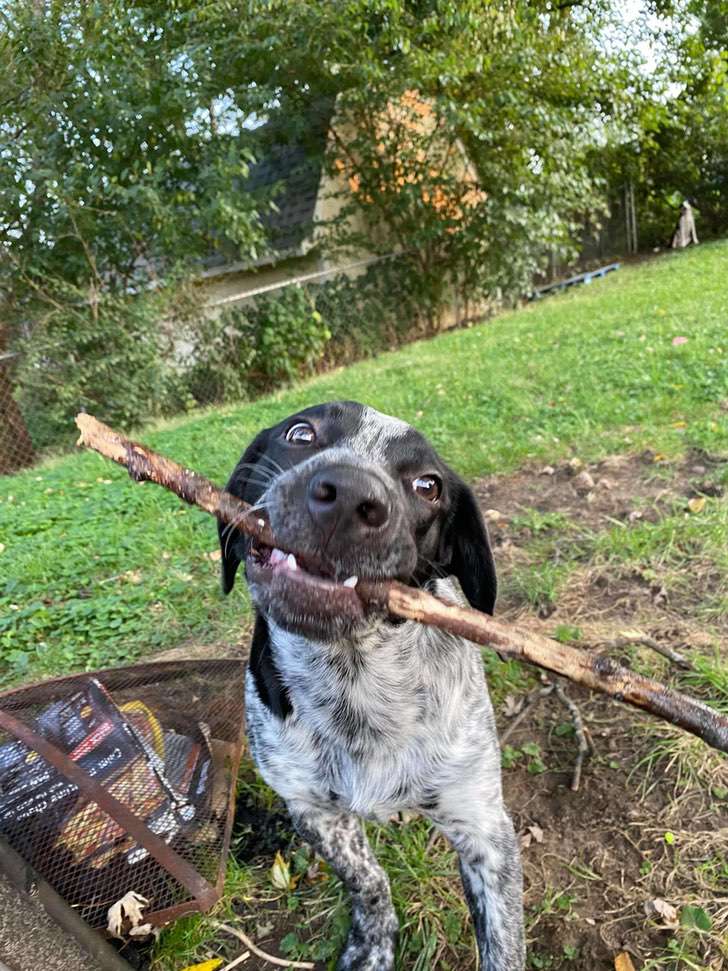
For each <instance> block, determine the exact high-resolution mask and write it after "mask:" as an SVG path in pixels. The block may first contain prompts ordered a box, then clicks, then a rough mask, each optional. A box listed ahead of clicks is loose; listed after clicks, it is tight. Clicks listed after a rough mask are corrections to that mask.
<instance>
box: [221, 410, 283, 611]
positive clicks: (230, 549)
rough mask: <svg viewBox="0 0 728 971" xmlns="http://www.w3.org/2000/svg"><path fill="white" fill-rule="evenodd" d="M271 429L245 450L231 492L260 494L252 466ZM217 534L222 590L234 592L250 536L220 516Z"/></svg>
mask: <svg viewBox="0 0 728 971" xmlns="http://www.w3.org/2000/svg"><path fill="white" fill-rule="evenodd" d="M269 431H270V429H268V428H266V429H265V430H264V431H262V432H260V433H259V434H258V435H256V437H255V438H254V439H253V441H252V442H251V443H250V445H248V447H247V448H246V449H245V451H244V452H243V454H242V456H241V457H240V461H239V462H238V464H237V465H236V466H235V469H234V470H233V474H232V475H231V476H230V478H229V479H228V483H227V485H226V486H225V489H226V491H227V492H231V493H232V494H233V495H234V496H237V497H238V499H243V500H244V501H245V502H251V501H254V500H255V498H256V497H255V496H252V495H251V494H250V492H249V490H248V480H249V478H250V477H251V472H252V471H253V468H252V467H253V466H254V465H255V463H256V462H257V461H258V459H259V458H260V456H261V455H262V454H263V452H264V451H265V449H266V447H267V445H268V434H269ZM217 534H218V536H219V537H220V551H221V553H222V558H221V561H220V562H221V566H222V576H221V580H222V592H223V593H230V591H231V590H232V588H233V584H234V583H235V574H236V573H237V572H238V567H239V566H240V563H241V561H242V560H243V558H244V557H245V549H246V540H245V538H244V536H243V535H242V533H239V532H237V531H236V530H234V529H231V528H230V527H229V526H226V525H224V524H223V523H221V522H220V521H219V520H218V523H217Z"/></svg>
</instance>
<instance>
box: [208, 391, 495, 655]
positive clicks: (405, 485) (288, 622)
mask: <svg viewBox="0 0 728 971" xmlns="http://www.w3.org/2000/svg"><path fill="white" fill-rule="evenodd" d="M227 489H228V491H229V492H231V493H233V495H236V496H238V497H239V498H240V499H243V500H244V501H245V502H248V503H251V504H253V505H258V506H260V507H261V508H264V509H265V510H266V512H267V513H268V516H269V519H270V524H271V527H272V529H273V533H274V535H275V537H276V540H277V541H278V543H279V544H280V547H281V548H280V549H270V548H268V547H264V546H261V545H260V544H257V543H256V542H255V541H252V540H250V539H249V538H247V537H245V536H243V535H242V534H240V533H238V532H236V531H234V530H231V529H230V528H229V527H226V526H220V543H221V547H222V583H223V590H224V591H225V593H228V592H229V591H230V590H231V589H232V586H233V583H234V580H235V574H236V572H237V569H238V566H239V565H240V563H241V562H244V563H245V569H246V575H247V579H248V583H249V586H250V590H251V595H252V597H253V600H254V602H255V604H256V606H257V607H258V609H259V610H260V611H261V612H262V613H263V614H264V615H265V616H268V617H270V618H271V619H273V620H274V621H275V622H276V623H277V624H279V625H280V626H282V627H284V628H286V629H287V630H292V631H295V632H297V633H301V634H305V635H307V636H311V637H316V638H319V639H329V638H333V637H341V636H345V635H347V634H351V633H352V632H353V630H354V629H355V628H356V627H357V626H359V625H363V624H365V623H366V621H365V619H364V615H363V613H361V612H357V611H356V610H352V609H351V606H352V603H353V602H354V601H357V600H358V598H355V597H352V594H353V591H352V589H351V588H352V587H354V586H355V585H356V583H357V582H358V581H359V580H362V579H366V580H388V579H398V580H402V581H403V582H405V583H416V584H424V583H426V582H427V581H428V580H431V579H434V578H436V577H444V576H455V577H457V579H458V580H459V582H460V586H461V587H462V590H463V593H464V594H465V596H466V597H467V599H468V601H469V602H470V604H471V605H472V606H473V607H476V608H478V609H479V610H483V611H485V612H486V613H492V612H493V607H494V605H495V596H496V577H495V566H494V563H493V556H492V553H491V549H490V544H489V542H488V534H487V531H486V528H485V525H484V523H483V519H482V517H481V515H480V512H479V510H478V506H477V503H476V501H475V498H474V496H473V494H472V492H471V491H470V489H468V487H467V486H466V485H465V483H464V482H463V481H462V480H461V479H460V478H458V476H457V475H455V473H454V472H453V471H452V470H451V469H450V468H448V466H447V465H446V464H445V463H444V462H443V461H442V459H441V458H440V457H439V456H438V455H437V453H436V452H435V450H434V449H433V448H432V446H431V445H429V444H428V442H427V441H426V439H425V438H424V437H423V436H422V435H420V433H419V432H417V431H415V429H414V428H411V427H410V426H409V425H407V424H405V423H404V422H402V421H399V420H398V419H396V418H390V417H388V416H387V415H383V414H380V412H378V411H375V410H374V409H373V408H369V407H366V406H364V405H360V404H357V403H356V402H353V401H342V402H335V403H330V404H323V405H317V406H315V407H313V408H307V409H305V410H304V411H301V412H298V413H297V414H295V415H292V416H291V417H290V418H286V419H285V421H282V422H280V423H279V424H278V425H276V426H274V427H273V428H267V429H265V430H264V431H262V432H260V434H259V435H257V436H256V438H255V439H254V441H253V442H252V443H251V444H250V446H249V447H248V448H247V449H246V451H245V453H244V454H243V456H242V458H241V459H240V461H239V462H238V464H237V466H236V467H235V470H234V471H233V474H232V476H231V478H230V481H229V482H228V484H227ZM309 564H311V566H309ZM314 564H315V566H314Z"/></svg>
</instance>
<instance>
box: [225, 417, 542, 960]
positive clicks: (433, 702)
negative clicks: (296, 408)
mask: <svg viewBox="0 0 728 971" xmlns="http://www.w3.org/2000/svg"><path fill="white" fill-rule="evenodd" d="M227 488H228V489H229V491H230V492H232V493H234V494H235V495H237V496H239V497H240V498H241V499H244V500H245V501H246V502H250V503H256V504H258V505H259V506H260V507H264V508H265V509H266V510H267V512H268V515H269V517H270V522H271V526H272V527H273V532H274V534H275V536H276V539H277V540H278V542H279V543H280V544H281V546H282V547H283V549H280V550H279V549H274V550H271V549H270V548H266V547H261V546H259V545H256V544H254V543H252V542H251V541H249V540H246V539H245V538H244V537H242V536H241V535H240V534H239V533H234V532H232V531H230V530H229V529H227V528H225V527H221V537H220V538H221V544H222V552H223V558H222V569H223V587H224V590H225V592H229V591H230V589H231V588H232V586H233V582H234V579H235V573H236V570H237V568H238V565H239V564H240V563H241V562H244V563H245V569H246V575H247V579H248V583H249V586H250V590H251V594H252V597H253V601H254V603H255V605H256V608H257V619H256V625H255V633H254V636H253V644H252V650H251V656H250V664H249V667H248V672H247V687H246V706H247V722H248V735H249V740H250V747H251V751H252V753H253V757H254V759H255V761H256V763H257V765H258V767H259V769H260V772H261V774H262V775H263V778H264V779H265V780H266V781H267V782H268V783H269V784H270V785H271V786H272V787H273V788H274V789H275V790H276V791H277V792H278V793H280V795H281V796H282V797H283V799H284V800H285V801H286V804H287V806H288V809H289V811H290V813H291V816H292V818H293V821H294V824H295V826H296V828H297V829H298V831H299V833H300V834H301V836H302V837H303V838H304V839H305V840H306V841H307V842H309V843H310V844H311V845H312V846H313V847H315V849H316V850H317V851H318V852H319V853H320V854H321V856H323V857H324V858H325V859H326V860H328V861H329V863H330V864H331V866H332V867H333V868H334V870H335V871H336V873H337V874H338V875H339V876H340V877H341V879H342V881H343V882H344V884H345V885H346V887H347V888H348V890H349V891H350V893H351V898H352V908H353V912H352V927H351V931H350V934H349V937H348V940H347V943H346V946H345V949H344V951H343V953H342V955H341V957H340V959H339V964H338V968H339V969H340V971H353V969H356V971H390V969H392V968H393V967H394V951H395V940H396V934H397V918H396V915H395V913H394V909H393V907H392V902H391V896H390V891H389V882H388V880H387V877H386V874H385V873H384V871H383V870H382V868H381V867H380V866H379V864H378V863H377V861H376V859H375V857H374V854H373V853H372V850H371V848H370V846H369V844H368V843H367V840H366V837H365V835H364V832H363V829H362V826H361V823H360V822H359V820H358V819H357V817H369V818H377V819H382V820H386V819H388V818H389V817H390V816H391V814H392V813H394V812H397V811H400V810H405V809H407V810H415V811H418V812H421V813H423V814H424V815H426V816H428V817H429V818H430V819H432V820H433V822H434V823H435V824H436V825H437V826H438V827H439V828H440V829H441V830H442V831H443V833H445V834H446V836H447V837H448V838H449V839H450V841H451V842H452V844H453V846H454V847H455V849H456V850H457V852H458V854H459V857H460V871H461V874H462V880H463V885H464V888H465V893H466V896H467V899H468V902H469V905H470V910H471V913H472V916H473V920H474V923H475V931H476V934H477V939H478V947H479V950H480V956H481V968H482V971H520V969H522V968H523V967H524V960H525V956H524V934H523V909H522V878H521V867H520V860H519V853H518V846H517V844H516V839H515V835H514V831H513V826H512V824H511V821H510V818H509V817H508V815H507V813H506V811H505V808H504V806H503V799H502V795H501V769H500V753H499V748H498V741H497V737H496V729H495V722H494V718H493V710H492V707H491V704H490V699H489V697H488V692H487V689H486V686H485V679H484V676H483V666H482V662H481V660H480V656H479V652H478V650H477V649H476V648H475V647H473V645H471V644H468V643H463V642H462V641H461V640H459V639H458V638H455V637H453V636H451V635H448V634H445V633H443V632H441V631H438V630H436V629H434V628H429V627H426V626H422V625H419V624H417V623H414V622H406V623H404V622H397V621H394V620H392V619H388V618H386V617H384V616H379V615H377V616H372V615H371V614H365V613H364V611H363V610H362V609H361V606H360V604H359V599H358V597H356V596H355V591H354V590H353V589H351V588H353V587H355V586H356V583H357V581H358V579H359V578H367V579H385V578H397V579H400V580H402V581H405V582H407V583H412V584H419V585H423V586H425V587H426V588H427V589H429V590H431V591H432V592H434V593H436V594H438V595H439V596H443V597H446V598H449V599H451V600H455V601H459V602H461V603H462V602H464V600H463V594H464V596H465V597H466V598H467V600H468V601H469V602H470V603H471V604H472V605H473V606H474V607H477V608H478V609H480V610H484V611H487V612H488V613H492V611H493V606H494V603H495V595H496V578H495V568H494V564H493V557H492V554H491V550H490V545H489V543H488V536H487V532H486V529H485V526H484V524H483V520H482V518H481V516H480V513H479V511H478V507H477V505H476V503H475V500H474V497H473V495H472V493H471V492H470V490H469V489H468V488H467V487H466V486H465V485H464V483H463V482H462V481H461V480H460V479H459V478H458V477H457V476H456V475H455V474H454V473H453V472H452V471H451V470H450V469H449V468H448V467H447V465H445V464H444V463H443V461H442V460H441V459H440V458H439V457H438V455H437V454H436V453H435V452H434V450H433V449H432V448H431V446H430V445H429V444H428V443H427V441H426V440H425V439H424V438H423V437H422V435H420V434H419V433H418V432H416V431H415V430H414V429H413V428H411V427H410V426H409V425H406V424H405V423H404V422H402V421H399V420H397V419H395V418H389V417H387V416H386V415H382V414H380V413H379V412H377V411H374V410H373V409H372V408H368V407H365V406H363V405H359V404H356V403H355V402H338V403H334V404H325V405H319V406H317V407H314V408H309V409H306V410H305V411H302V412H299V413H298V414H296V415H293V416H292V417H291V418H288V419H286V420H285V421H282V422H281V423H280V424H279V425H276V426H275V427H274V428H269V429H266V430H265V431H262V432H261V433H260V434H259V435H258V436H257V437H256V439H255V440H254V441H253V443H252V444H251V445H250V447H249V448H248V449H247V450H246V452H245V454H244V455H243V457H242V458H241V460H240V462H239V463H238V465H237V467H236V468H235V471H234V472H233V475H232V477H231V479H230V481H229V483H228V486H227ZM290 551H294V552H293V553H291V552H290ZM306 553H308V554H309V555H310V556H311V557H315V558H316V562H317V568H316V572H315V573H314V568H313V567H311V568H309V569H307V568H306V558H305V556H306ZM295 554H298V556H296V555H295ZM301 554H303V555H301ZM322 564H323V568H322V566H321V565H322Z"/></svg>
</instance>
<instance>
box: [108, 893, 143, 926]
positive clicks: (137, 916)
mask: <svg viewBox="0 0 728 971" xmlns="http://www.w3.org/2000/svg"><path fill="white" fill-rule="evenodd" d="M148 904H149V901H148V900H147V898H146V897H142V895H141V894H140V893H136V892H135V891H134V890H130V891H129V893H125V894H124V896H123V897H122V898H121V899H120V900H117V901H116V903H115V904H112V905H111V907H109V909H108V911H107V912H106V918H107V924H106V929H107V930H108V932H109V934H111V936H112V937H123V936H124V935H123V929H124V923H125V921H128V922H129V923H130V924H131V928H134V927H139V925H140V924H141V923H142V921H143V920H144V918H143V916H142V911H143V910H144V908H145V907H146V906H148Z"/></svg>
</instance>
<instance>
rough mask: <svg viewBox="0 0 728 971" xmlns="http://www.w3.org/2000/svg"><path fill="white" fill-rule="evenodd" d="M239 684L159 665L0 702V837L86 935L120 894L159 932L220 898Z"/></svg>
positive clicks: (181, 666)
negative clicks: (136, 897)
mask: <svg viewBox="0 0 728 971" xmlns="http://www.w3.org/2000/svg"><path fill="white" fill-rule="evenodd" d="M243 684H244V664H243V662H242V661H240V660H234V659H229V660H228V659H226V660H204V661H167V662H157V663H152V664H140V665H135V666H133V667H127V668H118V669H115V670H108V671H97V672H94V673H92V674H83V675H75V676H72V677H66V678H58V679H55V680H53V681H47V682H44V683H43V684H40V685H33V686H30V687H26V688H20V689H17V690H15V691H9V692H4V693H2V694H0V834H1V835H2V836H3V837H4V838H5V839H6V840H7V842H8V843H10V845H11V846H12V847H13V848H14V849H15V850H16V851H17V852H18V853H19V854H20V855H21V856H22V857H23V858H24V859H25V860H26V861H27V862H28V863H29V864H30V865H31V866H33V867H34V868H35V869H36V870H37V871H38V872H39V873H40V874H41V875H42V876H43V877H44V878H45V879H46V880H47V881H48V883H49V884H50V885H51V886H52V887H53V888H54V889H55V890H56V891H57V892H58V893H59V894H60V895H61V896H62V897H63V898H64V899H65V901H66V902H67V903H68V904H70V905H71V906H72V907H73V908H74V909H75V910H76V911H77V912H78V913H79V915H80V916H81V917H82V918H83V919H84V920H85V921H86V922H87V923H89V924H90V925H91V926H92V927H97V928H105V927H106V924H107V912H108V909H109V907H110V906H111V905H112V904H114V903H116V902H117V901H118V900H120V899H121V898H122V897H124V896H125V894H127V893H128V892H129V891H134V892H136V893H137V894H140V895H141V896H143V897H145V898H146V899H147V901H148V902H149V903H148V905H147V907H146V908H145V910H144V920H145V922H149V923H152V924H157V925H158V924H162V923H165V922H166V921H168V920H172V919H175V918H176V917H178V916H180V915H181V914H184V913H188V912H190V911H194V910H206V909H208V908H209V907H211V906H212V905H213V904H214V903H215V902H216V900H218V899H219V897H220V894H221V892H222V885H223V879H224V870H225V858H226V855H227V849H228V845H229V841H230V829H231V826H232V817H233V802H234V794H235V779H236V775H237V770H238V765H239V761H240V754H241V749H242V741H243Z"/></svg>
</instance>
